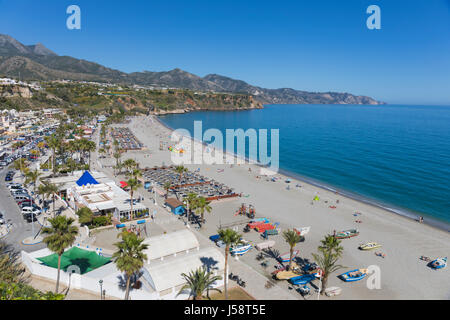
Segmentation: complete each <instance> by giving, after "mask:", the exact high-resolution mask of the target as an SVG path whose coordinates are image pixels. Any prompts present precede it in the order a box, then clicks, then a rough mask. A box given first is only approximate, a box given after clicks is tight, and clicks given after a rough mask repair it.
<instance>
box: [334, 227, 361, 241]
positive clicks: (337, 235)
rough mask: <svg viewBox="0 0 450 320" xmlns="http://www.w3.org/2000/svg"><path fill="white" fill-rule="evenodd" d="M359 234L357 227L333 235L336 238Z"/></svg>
mask: <svg viewBox="0 0 450 320" xmlns="http://www.w3.org/2000/svg"><path fill="white" fill-rule="evenodd" d="M358 234H359V231H358V229H350V230H344V231H340V232H338V233H336V235H335V237H336V239H348V238H352V237H356V236H357V235H358Z"/></svg>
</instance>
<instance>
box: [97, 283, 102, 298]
mask: <svg viewBox="0 0 450 320" xmlns="http://www.w3.org/2000/svg"><path fill="white" fill-rule="evenodd" d="M98 283H99V284H100V300H103V287H102V285H103V280H99V281H98Z"/></svg>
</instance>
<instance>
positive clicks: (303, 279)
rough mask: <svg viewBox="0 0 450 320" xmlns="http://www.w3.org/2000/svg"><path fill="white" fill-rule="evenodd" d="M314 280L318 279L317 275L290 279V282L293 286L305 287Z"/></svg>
mask: <svg viewBox="0 0 450 320" xmlns="http://www.w3.org/2000/svg"><path fill="white" fill-rule="evenodd" d="M314 279H316V275H314V274H305V275H302V276H297V277H294V278H290V279H289V282H290V283H291V284H293V285H300V286H301V285H305V284H307V283H310V282H311V281H313V280H314Z"/></svg>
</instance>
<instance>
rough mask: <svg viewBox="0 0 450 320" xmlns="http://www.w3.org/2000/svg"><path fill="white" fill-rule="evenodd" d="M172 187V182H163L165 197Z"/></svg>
mask: <svg viewBox="0 0 450 320" xmlns="http://www.w3.org/2000/svg"><path fill="white" fill-rule="evenodd" d="M171 188H172V184H171V183H170V182H165V183H164V190H166V194H165V195H164V197H165V198H166V199H167V197H168V196H169V190H170V189H171Z"/></svg>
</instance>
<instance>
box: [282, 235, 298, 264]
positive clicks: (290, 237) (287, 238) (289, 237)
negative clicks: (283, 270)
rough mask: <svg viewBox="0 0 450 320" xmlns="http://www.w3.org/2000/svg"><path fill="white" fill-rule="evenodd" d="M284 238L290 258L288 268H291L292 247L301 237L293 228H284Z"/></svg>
mask: <svg viewBox="0 0 450 320" xmlns="http://www.w3.org/2000/svg"><path fill="white" fill-rule="evenodd" d="M283 238H284V240H285V241H286V242H287V243H288V244H289V249H290V251H289V252H290V260H289V267H288V270H290V269H291V268H292V260H293V258H294V248H295V246H296V244H297V243H299V242H300V241H301V240H302V237H301V236H300V235H299V234H298V233H297V232H296V231H295V230H286V231H284V232H283Z"/></svg>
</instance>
